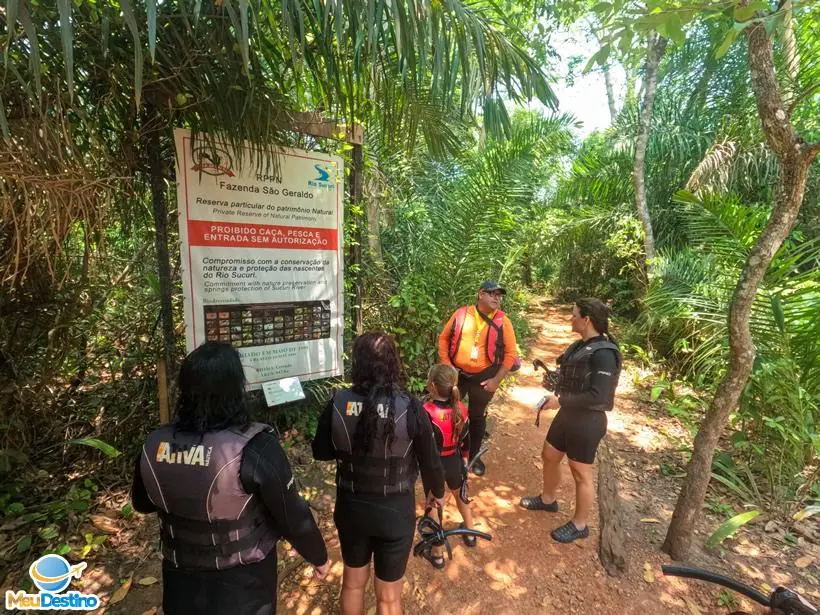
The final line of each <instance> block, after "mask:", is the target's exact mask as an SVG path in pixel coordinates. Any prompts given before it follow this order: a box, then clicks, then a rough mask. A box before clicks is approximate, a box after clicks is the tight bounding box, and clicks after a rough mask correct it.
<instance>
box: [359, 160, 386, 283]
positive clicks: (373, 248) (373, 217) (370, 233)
mask: <svg viewBox="0 0 820 615" xmlns="http://www.w3.org/2000/svg"><path fill="white" fill-rule="evenodd" d="M369 179H371V180H372V181H370V182H368V190H367V196H363V197H362V198H364V202H365V207H366V208H367V247H368V249H369V252H370V258H371V259H372V260H373V263H375V265H376V266H377V267H379V268H380V269H381V268H382V267H383V266H384V259H383V258H382V240H381V224H380V221H381V212H380V208H379V192H380V191H379V182H378V181H377V180H376V179H373V178H372V176H369Z"/></svg>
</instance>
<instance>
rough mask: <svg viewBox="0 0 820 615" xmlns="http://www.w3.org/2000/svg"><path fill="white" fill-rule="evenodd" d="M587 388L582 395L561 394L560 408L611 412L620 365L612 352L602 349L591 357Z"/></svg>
mask: <svg viewBox="0 0 820 615" xmlns="http://www.w3.org/2000/svg"><path fill="white" fill-rule="evenodd" d="M590 371H591V374H590V375H589V387H588V388H587V389H586V390H585V391H583V392H582V393H561V395H559V396H558V398H559V400H560V402H561V406H562V407H563V406H572V407H576V408H588V409H590V410H602V411H604V410H611V409H612V406H613V404H614V402H615V389H616V388H617V386H618V376H619V374H620V365H619V362H618V357H617V355H616V354H615V351H614V350H611V349H609V348H603V349H601V350H598V351H597V352H595V354H593V355H592V359H591V361H590Z"/></svg>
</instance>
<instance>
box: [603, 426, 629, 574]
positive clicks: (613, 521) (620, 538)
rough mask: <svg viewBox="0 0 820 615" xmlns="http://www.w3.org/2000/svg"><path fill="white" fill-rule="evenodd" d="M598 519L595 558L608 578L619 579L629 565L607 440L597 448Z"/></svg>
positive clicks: (621, 507)
mask: <svg viewBox="0 0 820 615" xmlns="http://www.w3.org/2000/svg"><path fill="white" fill-rule="evenodd" d="M598 518H599V521H600V528H601V529H600V536H601V542H600V544H599V545H598V556H599V557H600V559H601V565H602V566H603V567H604V568H605V569H606V571H607V572H608V573H609V575H610V576H613V577H616V576H620V575H621V574H622V573H623V572H625V571H626V569H627V564H628V561H627V557H626V555H627V551H626V547H625V546H624V538H625V532H624V519H623V505H622V502H621V496H620V495H618V477H617V475H616V474H615V464H614V463H613V461H612V451H611V450H610V448H609V442H608V441H607V439H606V438H604V440H603V441H602V442H601V446H600V448H599V449H598Z"/></svg>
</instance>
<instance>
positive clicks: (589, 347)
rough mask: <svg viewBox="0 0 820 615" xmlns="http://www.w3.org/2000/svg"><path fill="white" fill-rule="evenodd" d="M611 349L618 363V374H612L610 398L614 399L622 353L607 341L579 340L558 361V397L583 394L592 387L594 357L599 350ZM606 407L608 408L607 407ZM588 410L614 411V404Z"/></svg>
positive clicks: (597, 406)
mask: <svg viewBox="0 0 820 615" xmlns="http://www.w3.org/2000/svg"><path fill="white" fill-rule="evenodd" d="M603 349H609V350H613V351H615V357H616V362H617V372H616V373H615V374H612V387H613V390H612V394H611V395H609V396H608V398H609V399H613V398H614V393H615V387H617V386H618V378H619V377H620V373H621V361H622V359H621V351H620V350H619V349H618V347H617V346H616V345H615V344H613V343H612V342H610V341H607V340H596V341H594V342H589V343H587V342H585V341H583V340H579V341H577V342H575V343H574V344H572V345H571V346H570V347H569V348H567V350H566V351H565V352H564V354H562V355H561V356H560V357H558V359H557V363H558V384H557V385H556V388H555V392H556V393H557V394H558V395H561V394H562V393H583V392H584V391H586V390H587V389H589V386H590V378H591V376H592V369H591V364H592V355H593V354H595V353H596V352H597V351H599V350H603ZM605 406H606V407H605ZM587 409H588V410H600V411H609V410H612V404H600V407H599V405H595V406H593V407H587Z"/></svg>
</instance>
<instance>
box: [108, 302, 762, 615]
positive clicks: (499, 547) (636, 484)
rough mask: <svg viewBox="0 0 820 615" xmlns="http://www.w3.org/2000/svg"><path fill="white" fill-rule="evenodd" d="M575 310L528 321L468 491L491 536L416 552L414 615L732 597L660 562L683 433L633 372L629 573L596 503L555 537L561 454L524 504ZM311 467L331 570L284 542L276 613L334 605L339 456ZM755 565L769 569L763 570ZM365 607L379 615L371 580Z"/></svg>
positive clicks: (683, 604)
mask: <svg viewBox="0 0 820 615" xmlns="http://www.w3.org/2000/svg"><path fill="white" fill-rule="evenodd" d="M568 315H569V309H568V308H567V307H565V306H555V305H551V304H546V303H545V304H543V305H542V306H535V309H534V310H533V312H532V315H531V319H530V326H531V329H532V331H533V333H534V334H535V342H534V344H533V345H532V348H533V350H532V352H531V353H530V356H529V357H528V359H529V360H528V361H525V363H524V366H523V367H522V369H521V371H520V372H518V375H517V378H516V382H515V384H514V386H512V387H509V388H508V389H507V390H506V391H505V392H504V394H503V395H498V396H496V399H495V400H494V402H493V404H492V405H491V411H490V414H491V418H490V425H489V430H490V432H491V438H490V440H489V445H490V451H489V452H488V454H487V455H485V461H486V462H487V468H488V470H487V474H486V475H485V476H484V477H481V478H477V477H472V478H471V489H470V492H471V496H472V497H473V498H474V500H473V511H474V516H475V520H476V527H477V528H478V529H481V530H484V531H488V532H490V533H491V534H492V536H493V540H492V541H491V542H485V541H481V540H479V544H478V547H477V548H475V549H467V548H466V547H464V545H463V544H462V543H461V541H453V543H452V544H453V547H454V548H453V551H454V554H453V560H452V561H449V562H448V563H447V566H446V568H445V569H444V570H443V571H436V570H434V569H432V567H431V566H430V565H429V564H428V563H427V562H426V561H425V560H423V559H421V558H412V557H411V560H410V562H409V565H408V568H407V575H406V580H407V582H406V584H405V610H406V612H407V613H408V614H411V615H412V614H417V613H442V614H448V615H449V614H463V615H472V614H478V613H491V614H493V615H504V614H521V613H590V614H591V613H607V614H610V613H616V614H628V613H636V614H638V613H640V614H641V615H646V614H649V613H661V612H672V613H675V612H677V613H690V614H697V613H726V612H727V609H726V608H725V607H717V606H716V604H717V601H718V591H717V590H714V589H712V588H710V587H707V586H704V585H699V584H693V583H687V582H683V581H680V580H675V579H668V578H664V577H663V576H662V575H661V572H660V565H661V564H662V563H664V562H667V561H668V559H667V558H666V556H664V555H663V554H661V552H660V550H659V546H660V542H661V540H662V538H663V532H664V531H665V528H666V525H667V522H668V519H669V518H670V517H671V511H672V506H673V505H674V500H673V497H674V493H676V487H675V485H676V484H675V483H674V480H673V479H672V478H668V477H665V476H663V475H662V474H661V473H660V471H659V468H660V465H661V463H662V462H663V461H664V459H665V458H666V457H665V456H666V455H668V454H670V451H671V449H672V448H673V447H674V444H673V443H674V442H675V440H676V439H677V438H679V437H682V436H683V435H684V432H682V430H681V429H680V427H679V426H677V425H676V423H674V422H672V421H669V420H668V417H667V418H664V417H662V416H658V415H657V413H654V414H653V412H652V408H651V406H649V405H647V404H646V403H644V401H643V398H642V395H644V394H643V393H642V392H640V391H637V390H635V389H634V388H633V386H632V375H631V373H630V372H629V371H625V372H624V373H623V375H622V377H621V384H620V386H619V389H618V401H617V405H616V410H615V411H614V412H613V413H611V415H610V422H609V435H608V438H609V441H610V444H611V447H612V450H613V455H614V457H615V459H616V462H617V464H618V473H619V476H620V479H621V492H622V496H623V497H624V502H625V510H626V513H627V514H626V530H627V532H628V539H627V545H628V548H629V551H630V562H629V570H628V572H627V573H626V574H625V575H624V576H622V577H620V578H611V577H609V576H607V574H606V573H605V572H604V570H603V568H602V567H601V566H600V564H599V563H598V556H597V545H598V532H597V529H598V521H597V509H596V510H595V511H594V515H593V519H592V522H591V524H590V527H591V530H592V533H591V536H590V538H589V539H587V540H585V541H579V542H576V543H574V544H570V545H560V544H557V543H554V542H553V541H552V539H551V538H550V536H549V532H550V530H551V529H552V528H554V527H557V526H558V525H560V524H562V523H564V522H565V521H566V520H567V519H568V518H569V516H570V515H571V511H572V505H573V501H574V485H573V482H572V479H571V476H570V473H569V468H568V467H567V466H566V464H564V466H562V481H561V486H560V490H559V495H558V499H559V502H560V503H561V506H562V509H561V512H559V513H557V514H549V513H543V512H528V511H525V510H523V509H521V508H520V507H519V506H518V502H519V500H520V498H521V497H522V496H524V495H529V494H537V493H539V492H540V489H541V460H540V450H541V446H542V443H543V440H544V436H545V434H546V431H547V429H548V427H549V424H550V421H551V419H552V416H554V413H553V412H550V413H544V414H543V415H542V421H541V427H539V428H536V427H535V426H534V424H533V421H534V415H533V412H532V410H531V408H532V406H533V404H534V403H535V402H536V401H537V400H538V399H539V398H540V397H541V396H542V395H543V390H542V389H541V387H540V376H539V375H537V374H535V373H534V372H533V369H532V359H534V358H536V357H537V358H540V359H542V360H543V361H545V362H546V363H547V364H548V365H554V361H555V358H556V357H557V356H558V355H559V354H560V353H561V352H562V351H563V349H564V348H565V347H566V346H567V345H568V344H570V343H571V342H572V341H574V339H575V338H574V337H573V335H572V334H571V332H570V328H569V321H568ZM644 396H645V395H644ZM294 456H295V457H296V458H297V459H296V465H297V467H298V465H299V461H300V459H299V457H301V458H302V459H301V461H302V462H305V463H306V462H307V459H305V456H306V455H305V452H304V451H292V458H293V457H294ZM306 466H307V467H308V468H309V470H308V471H307V472H306V473H304V475H303V476H302V477H301V479H300V480H301V482H302V484H303V485H304V486H305V487H306V490H307V491H308V492H309V495H310V498H311V502H312V506H313V507H314V508H317V509H320V511H321V512H320V513H319V519H320V525H321V527H322V529H323V532H324V533H325V536H326V537H327V539H328V543H329V546H330V553H331V558H332V560H333V561H334V565H333V567H332V573H331V576H330V578H329V579H328V580H327V581H326V582H324V583H318V582H316V581H314V580H312V579H311V578H310V576H309V569H308V567H307V566H306V565H305V564H304V562H303V561H302V560H301V558H299V557H293V553H285V552H284V550H283V552H282V555H283V557H281V558H280V565H281V568H280V570H281V572H280V578H281V579H282V581H281V583H280V603H279V612H281V613H298V614H309V615H314V614H319V613H336V612H338V611H337V609H338V606H337V605H338V594H339V588H340V585H341V572H342V565H341V562H340V555H339V548H338V540H337V538H336V533H335V529H334V527H333V522H332V500H331V497H332V494H333V479H332V473H331V472H330V469H331V467H332V465H331V464H316V463H306ZM420 496H421V494H420V493H419V494H418V498H419V499H420ZM458 522H460V517H458V512H457V510H456V509H455V505H454V502H452V500H450V501H449V502H448V507H447V513H446V514H445V525H446V526H447V527H451V526H454V525H456V524H457V523H458ZM712 527H714V526H712ZM149 531H155V529H149ZM701 531H703V530H701ZM708 557H710V556H706V555H704V554H702V553H700V552H696V554H695V558H696V559H698V560H699V561H700V563H703V564H706V565H707V566H709V567H711V568H713V569H716V570H722V571H724V572H729V573H730V574H731V573H732V571H731V570H730V567H729V565H728V564H727V563H726V562H725V561H724V562H721V561H719V560H715V559H704V558H708ZM758 573H760V570H759V569H758ZM735 574H737V573H735ZM760 574H762V575H763V576H765V572H763V573H760ZM146 576H156V577H157V578H159V577H161V574H160V568H159V560H158V559H157V557H156V556H152V557H150V558H148V559H147V560H146V561H144V563H143V564H142V565H141V566H140V567H139V569H138V570H137V572H136V574H135V579H139V578H143V577H146ZM160 598H161V589H160V584H159V583H158V584H156V585H152V586H149V587H140V586H137V585H136V584H135V587H134V588H133V589H132V590H131V591H130V593H129V595H128V597H127V598H126V599H125V600H124V601H123V602H122V603H120V604H118V605H116V606H114V607H111V608H109V610H108V613H109V614H112V613H113V614H115V615H116V614H117V613H127V614H128V615H141V614H142V613H144V612H145V611H148V610H149V609H150V608H151V607H152V606H154V605H158V604H159V603H160ZM740 604H743V603H742V602H741V603H740ZM744 606H749V605H744ZM149 612H150V611H149ZM160 612H161V611H160ZM366 613H367V614H368V615H370V614H371V613H375V608H374V602H373V595H372V590H371V591H370V592H369V596H368V599H367V607H366Z"/></svg>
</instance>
